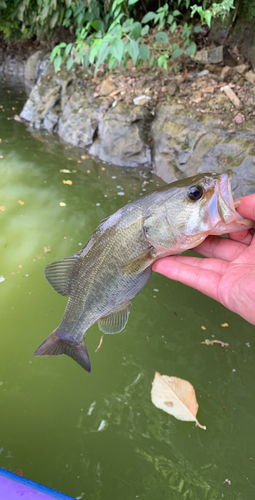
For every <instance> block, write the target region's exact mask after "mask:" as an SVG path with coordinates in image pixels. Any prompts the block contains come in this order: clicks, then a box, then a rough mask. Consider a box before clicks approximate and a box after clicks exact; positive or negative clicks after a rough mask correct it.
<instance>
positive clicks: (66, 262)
mask: <svg viewBox="0 0 255 500" xmlns="http://www.w3.org/2000/svg"><path fill="white" fill-rule="evenodd" d="M77 258H79V257H77V256H73V257H65V258H64V259H62V260H55V261H54V262H52V263H51V264H49V265H48V266H46V267H45V269H44V276H45V278H46V280H47V281H48V282H49V284H50V285H51V286H52V288H53V290H55V292H58V293H60V294H61V295H70V287H69V278H70V275H71V273H72V270H73V268H74V264H75V263H76V262H77Z"/></svg>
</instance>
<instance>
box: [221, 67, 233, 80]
mask: <svg viewBox="0 0 255 500" xmlns="http://www.w3.org/2000/svg"><path fill="white" fill-rule="evenodd" d="M232 73H233V70H232V68H230V66H224V68H222V71H221V74H220V79H221V80H223V81H224V80H225V79H226V77H227V76H231V74H232Z"/></svg>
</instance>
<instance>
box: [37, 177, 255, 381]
mask: <svg viewBox="0 0 255 500" xmlns="http://www.w3.org/2000/svg"><path fill="white" fill-rule="evenodd" d="M231 179H232V172H231V171H230V170H228V171H227V172H226V173H224V174H221V175H219V174H214V173H212V174H202V175H196V176H194V177H190V178H187V179H183V180H180V181H177V182H173V183H172V184H169V185H166V186H164V187H162V188H159V189H156V191H154V192H152V193H149V194H147V195H145V196H143V197H141V198H139V199H138V200H136V201H133V202H132V203H128V204H127V205H125V206H124V207H123V208H121V209H120V210H118V211H117V212H115V213H114V214H113V215H111V216H110V217H108V218H107V219H105V220H103V221H102V222H101V224H100V225H99V226H98V227H97V229H96V230H95V232H94V233H93V235H92V236H91V238H90V239H89V241H88V242H87V244H86V245H85V247H84V248H83V249H82V250H80V251H79V252H77V253H76V254H75V255H74V256H72V257H66V258H64V259H62V260H60V261H55V262H52V263H51V264H49V265H48V266H47V267H46V268H45V277H46V279H47V280H48V282H49V283H50V285H51V286H52V288H53V289H54V290H55V291H56V292H58V293H60V294H61V295H68V296H69V299H68V303H67V307H66V310H65V313H64V316H63V319H62V321H61V323H60V325H59V326H58V327H57V328H56V330H54V331H53V332H52V333H51V335H50V336H49V337H48V338H47V339H46V340H45V341H44V342H43V343H42V344H41V345H40V347H38V349H37V350H36V351H35V353H34V355H35V356H59V355H61V354H67V355H68V356H70V357H71V358H73V359H74V360H75V361H77V363H79V365H81V366H82V367H83V368H85V370H87V371H88V372H90V370H91V367H90V361H89V356H88V352H87V349H86V346H85V342H84V338H85V335H86V333H87V331H88V329H89V328H90V327H91V326H92V325H93V324H94V323H96V322H98V326H99V328H100V330H101V331H102V332H104V333H118V332H120V331H121V330H123V328H124V327H125V325H126V323H127V320H128V315H129V310H130V305H131V299H133V297H135V296H136V295H137V294H138V293H139V292H140V290H142V288H143V287H144V286H145V285H146V284H147V283H148V281H149V279H150V277H151V272H152V271H151V265H152V263H153V262H154V261H155V260H157V259H159V258H160V257H164V256H167V255H174V254H177V253H179V252H183V251H184V250H188V249H190V248H194V247H196V246H197V245H198V244H199V243H201V242H202V241H203V240H204V239H205V238H206V237H207V236H208V235H212V234H218V235H219V234H223V233H228V232H233V231H240V230H242V229H244V228H251V227H253V226H254V224H255V223H254V222H253V221H251V220H249V219H244V218H242V217H241V215H240V214H239V213H238V212H237V211H236V209H235V208H236V206H237V205H238V202H235V201H234V200H233V195H232V190H231Z"/></svg>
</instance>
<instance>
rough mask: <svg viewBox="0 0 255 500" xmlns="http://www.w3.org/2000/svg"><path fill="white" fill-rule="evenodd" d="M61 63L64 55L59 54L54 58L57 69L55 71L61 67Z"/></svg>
mask: <svg viewBox="0 0 255 500" xmlns="http://www.w3.org/2000/svg"><path fill="white" fill-rule="evenodd" d="M61 63H62V57H61V55H60V54H59V55H58V56H57V57H56V58H55V59H54V69H55V73H57V71H58V69H59V68H60V66H61Z"/></svg>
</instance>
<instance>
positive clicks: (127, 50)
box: [51, 0, 196, 73]
mask: <svg viewBox="0 0 255 500" xmlns="http://www.w3.org/2000/svg"><path fill="white" fill-rule="evenodd" d="M137 1H138V0H128V2H127V5H126V2H125V0H114V2H113V3H112V5H111V7H110V9H109V11H108V14H107V17H105V18H104V21H102V20H101V19H95V18H94V17H91V19H90V20H89V21H88V22H87V24H86V26H85V27H83V28H80V29H78V30H77V32H76V33H77V39H76V41H75V42H74V43H73V44H65V43H61V44H59V45H57V46H56V47H55V48H54V49H53V51H52V54H51V60H52V61H53V62H54V68H55V71H58V69H59V68H60V66H61V64H62V63H64V62H66V64H67V69H70V68H71V67H72V65H73V64H74V62H76V63H78V64H83V66H84V67H87V66H89V65H95V73H96V72H97V71H98V68H99V66H100V65H101V64H102V63H104V62H105V63H107V64H108V67H109V68H110V69H111V68H115V67H116V66H117V65H118V64H121V65H122V66H123V67H125V65H126V63H127V60H128V58H129V57H131V59H132V62H133V65H134V66H136V65H141V64H142V63H143V62H144V61H146V60H149V59H150V65H151V66H152V65H153V64H156V66H159V67H164V68H165V69H166V70H167V63H168V60H169V58H170V57H173V58H175V57H178V56H180V55H181V54H183V52H184V50H186V52H187V53H188V55H194V53H195V51H196V44H195V42H193V41H192V40H191V36H192V28H191V27H189V26H188V25H187V23H185V24H184V26H183V29H182V39H183V40H184V43H183V46H184V49H182V48H180V47H179V46H178V44H177V43H174V44H172V45H171V44H170V43H169V36H168V33H167V32H166V31H159V30H162V29H163V28H164V27H168V29H169V28H170V29H169V32H170V34H173V33H174V32H175V30H176V29H177V17H178V16H181V12H180V11H179V10H177V9H174V10H173V12H172V13H169V6H168V4H165V5H164V6H163V7H160V8H159V9H158V10H157V11H156V12H148V13H147V14H146V15H145V16H144V17H143V19H142V20H141V22H138V21H135V20H134V19H133V18H132V17H129V16H128V9H127V7H128V6H130V5H132V6H133V5H134V4H135V3H137ZM179 3H180V2H179ZM152 21H153V25H154V26H155V25H158V32H157V33H156V34H151V33H150V24H149V23H151V22H152Z"/></svg>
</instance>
